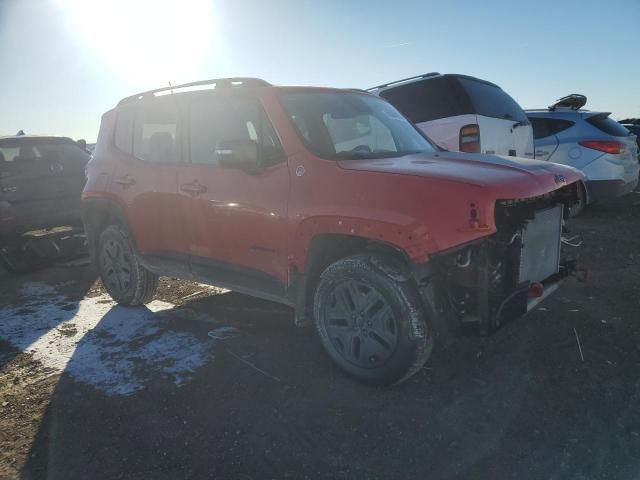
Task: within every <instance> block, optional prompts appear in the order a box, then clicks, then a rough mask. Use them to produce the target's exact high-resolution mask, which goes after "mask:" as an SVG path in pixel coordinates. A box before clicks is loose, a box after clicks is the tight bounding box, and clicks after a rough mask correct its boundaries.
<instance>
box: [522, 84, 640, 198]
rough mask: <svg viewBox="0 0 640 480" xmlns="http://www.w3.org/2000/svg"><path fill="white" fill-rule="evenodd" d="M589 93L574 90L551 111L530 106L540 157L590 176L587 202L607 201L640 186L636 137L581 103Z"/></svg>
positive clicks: (549, 108) (606, 113)
mask: <svg viewBox="0 0 640 480" xmlns="http://www.w3.org/2000/svg"><path fill="white" fill-rule="evenodd" d="M586 103H587V97H585V96H584V95H578V94H572V95H568V96H566V97H563V98H561V99H559V100H558V101H557V102H556V103H554V104H553V105H551V106H550V107H548V108H546V109H539V110H527V116H528V117H529V119H530V120H531V123H532V124H533V131H534V135H535V145H536V151H535V153H536V159H539V160H545V161H549V162H554V163H560V164H563V165H570V166H572V167H575V168H578V169H579V170H581V171H582V172H583V173H584V174H585V185H586V192H583V194H584V195H585V197H586V198H585V200H586V202H587V203H602V202H606V201H609V200H613V199H614V198H616V197H619V196H621V195H624V194H626V193H629V192H631V191H633V190H634V189H635V188H636V186H637V185H638V173H639V170H640V165H639V164H638V145H637V143H636V136H635V135H634V134H632V133H631V132H630V131H629V130H628V129H626V128H625V127H624V126H622V125H620V124H619V123H618V122H616V121H615V120H613V119H612V118H610V117H609V115H611V114H610V113H609V112H591V111H589V110H584V109H582V107H584V106H585V104H586Z"/></svg>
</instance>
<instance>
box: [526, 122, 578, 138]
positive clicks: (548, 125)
mask: <svg viewBox="0 0 640 480" xmlns="http://www.w3.org/2000/svg"><path fill="white" fill-rule="evenodd" d="M529 121H530V122H531V126H532V127H533V137H534V138H535V139H536V140H537V139H539V138H545V137H548V136H550V135H555V134H557V133H560V132H562V131H563V130H566V129H568V128H571V127H572V126H574V125H575V122H571V121H569V120H560V119H556V118H538V117H529Z"/></svg>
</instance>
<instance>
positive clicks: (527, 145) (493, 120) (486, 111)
mask: <svg viewBox="0 0 640 480" xmlns="http://www.w3.org/2000/svg"><path fill="white" fill-rule="evenodd" d="M455 78H456V80H457V81H458V82H459V84H460V86H461V87H462V89H463V90H464V92H465V93H466V95H467V96H468V97H469V100H470V102H471V105H472V106H473V113H475V115H476V117H477V123H478V126H479V128H480V148H481V152H482V153H489V154H497V155H510V156H517V157H526V158H533V156H534V153H533V130H532V128H531V125H530V123H529V120H528V118H527V116H526V115H525V113H524V111H523V110H522V108H521V107H520V105H518V103H517V102H516V101H515V100H514V99H513V98H511V97H510V96H509V95H508V94H507V93H506V92H505V91H504V90H502V89H501V88H500V87H498V86H496V85H493V84H491V83H488V82H484V81H482V80H478V79H473V78H468V77H460V76H456V77H455Z"/></svg>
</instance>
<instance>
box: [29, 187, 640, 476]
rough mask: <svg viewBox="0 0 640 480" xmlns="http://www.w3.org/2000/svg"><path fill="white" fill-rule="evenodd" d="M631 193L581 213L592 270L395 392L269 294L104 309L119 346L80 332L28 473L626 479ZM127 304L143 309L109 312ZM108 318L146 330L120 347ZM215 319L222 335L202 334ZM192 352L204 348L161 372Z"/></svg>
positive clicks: (631, 422)
mask: <svg viewBox="0 0 640 480" xmlns="http://www.w3.org/2000/svg"><path fill="white" fill-rule="evenodd" d="M633 202H635V199H631V200H629V201H628V204H627V203H624V204H623V205H621V206H620V207H619V209H618V210H607V209H604V210H593V211H590V212H587V213H586V214H585V216H584V217H583V218H582V219H580V220H579V221H578V222H576V230H575V232H577V233H581V234H583V236H584V238H585V240H586V242H587V245H586V247H585V249H584V254H583V260H584V261H586V262H589V264H590V265H592V270H593V275H592V281H591V283H588V284H579V283H577V282H575V281H574V280H569V281H567V283H566V284H565V285H564V286H563V287H562V288H561V290H560V291H559V292H558V293H557V294H556V295H554V296H553V297H551V298H550V299H549V300H547V301H545V302H544V304H543V305H542V308H540V309H539V310H537V311H535V312H532V313H531V314H530V315H529V316H528V317H526V318H525V319H522V320H520V321H517V322H515V323H512V324H509V325H507V326H505V327H504V328H503V329H502V330H500V331H499V332H498V333H496V334H495V335H494V336H492V337H487V338H478V337H463V338H460V339H459V340H458V341H457V342H456V343H454V344H453V345H451V346H450V347H449V348H446V349H442V348H439V349H438V348H436V350H435V352H434V355H433V357H432V359H431V360H430V361H429V363H428V365H427V367H426V368H425V369H424V370H423V371H421V372H420V373H419V374H418V375H416V376H415V377H414V378H412V379H411V380H410V381H409V382H407V383H405V384H403V385H401V386H398V387H392V388H387V389H375V388H368V387H363V386H361V385H358V384H356V383H354V382H352V381H350V380H348V379H345V378H344V377H343V376H342V375H341V374H340V373H339V372H338V371H337V370H336V369H335V368H334V367H333V366H332V365H331V364H330V362H329V360H328V359H327V357H326V356H325V355H324V353H323V352H322V350H321V348H320V346H319V343H318V341H317V340H316V338H315V335H314V334H313V331H312V329H297V328H295V327H293V315H292V312H291V311H290V310H288V309H286V308H284V307H280V306H278V305H274V304H271V303H268V302H262V301H259V300H255V299H252V298H249V297H245V296H242V295H238V294H233V293H225V294H217V295H210V296H207V297H205V298H199V299H197V300H194V301H191V302H186V303H185V305H183V306H181V307H179V308H174V309H167V310H162V311H156V312H153V311H146V310H144V309H139V310H136V312H139V313H132V312H131V311H126V312H122V311H119V310H118V309H113V308H111V307H110V308H109V309H108V310H107V311H106V312H104V314H103V315H102V316H101V317H100V318H101V320H100V321H99V323H98V324H97V325H96V326H95V328H94V329H93V330H92V331H93V332H99V331H104V332H107V334H105V336H104V338H103V339H102V340H104V343H100V342H102V340H100V342H98V344H99V345H102V346H112V347H113V350H107V354H106V356H104V357H103V356H102V354H99V355H98V354H97V353H96V346H95V342H96V341H98V340H96V339H95V338H93V339H92V338H91V336H84V337H83V338H82V340H81V341H80V342H79V343H78V345H77V348H76V349H75V351H74V353H73V355H72V356H71V357H70V359H69V361H68V364H67V367H66V373H65V374H64V375H63V376H62V377H61V379H60V381H59V383H58V385H57V387H56V389H55V392H54V394H53V396H52V400H51V404H50V405H49V407H48V409H47V412H46V415H45V418H44V420H43V421H42V422H41V424H40V428H39V431H38V433H37V436H36V438H35V440H34V442H33V444H32V446H31V451H30V453H29V457H28V461H27V463H26V464H25V466H24V468H23V470H22V477H23V478H25V479H42V478H45V479H51V480H56V479H65V480H67V479H76V478H78V479H81V478H92V479H107V478H130V479H143V478H144V479H146V478H153V479H154V480H155V479H175V478H198V479H199V478H220V479H263V478H295V479H299V478H344V479H352V478H363V479H364V478H367V479H369V478H371V479H376V478H381V479H382V478H384V479H386V478H392V479H396V478H435V479H469V478H473V479H483V478H487V479H496V478H500V479H501V478H518V479H531V480H534V479H535V480H538V479H540V478H545V479H600V478H603V479H604V478H616V479H630V480H631V479H637V478H638V476H639V475H640V410H639V409H638V404H639V403H638V402H640V380H639V378H638V373H637V372H638V371H640V370H639V368H640V349H639V348H638V345H640V325H639V324H638V313H637V312H638V307H639V306H640V303H639V301H638V298H640V269H639V266H640V257H639V256H638V252H640V241H639V240H638V239H639V238H640V222H638V217H639V216H640V210H638V208H637V207H634V206H633ZM614 212H615V213H614ZM80 308H82V307H80ZM79 310H80V309H79ZM140 312H141V313H140ZM185 312H186V313H185ZM131 315H133V316H134V317H135V318H138V317H136V316H137V315H140V317H139V319H138V320H135V321H133V323H132V324H131V325H124V324H123V325H122V326H120V325H119V323H120V322H121V320H123V316H131ZM120 329H125V330H127V331H129V330H131V331H133V332H142V334H138V333H135V334H132V335H129V336H128V337H127V339H126V341H124V342H122V341H121V340H122V339H117V338H114V337H117V334H116V333H115V332H118V331H121V330H120ZM215 329H223V330H222V331H223V332H232V335H228V336H224V335H221V336H219V337H218V336H216V335H214V337H215V338H211V337H210V336H209V335H208V334H209V332H210V331H212V330H215ZM229 329H232V330H229ZM174 335H175V336H178V337H180V336H187V337H189V338H191V339H192V340H190V341H189V342H188V343H186V344H183V345H182V347H181V348H179V349H168V351H169V352H170V355H169V356H168V357H163V356H159V357H154V356H153V355H151V356H147V355H144V354H141V355H137V354H136V353H135V352H136V349H138V348H141V349H143V351H144V348H143V345H147V344H153V342H154V341H156V339H158V338H163V337H164V338H170V337H171V336H174ZM576 336H579V339H580V343H581V348H582V351H583V356H584V360H582V359H581V356H580V353H579V350H578V346H577V338H576ZM203 346H204V347H203ZM201 348H203V349H204V350H200V349H201ZM156 351H157V350H156ZM192 355H195V357H197V358H199V359H202V358H204V361H203V362H202V363H201V364H198V365H195V366H194V365H193V364H191V363H190V361H189V362H188V363H189V367H188V368H185V369H184V370H183V373H184V375H182V376H179V378H178V377H177V376H176V375H173V374H172V373H171V371H170V370H171V365H175V362H177V363H178V364H180V362H181V361H182V360H181V359H182V358H186V359H189V358H192ZM138 357H141V358H138ZM87 359H90V360H87ZM85 364H93V365H94V367H95V368H102V367H100V365H102V366H104V367H105V368H106V369H107V370H108V371H110V370H117V369H118V368H119V367H120V366H122V365H125V366H126V368H127V369H128V371H130V372H131V371H132V372H133V373H134V375H133V376H132V377H131V376H128V377H126V378H133V379H134V380H135V382H134V383H135V385H136V386H137V387H136V388H133V389H131V388H129V389H125V390H124V391H123V390H117V389H116V390H110V389H109V388H106V387H105V384H102V383H100V382H93V383H92V382H91V381H87V380H86V379H84V380H83V378H82V377H81V376H78V375H77V374H76V373H74V372H75V370H74V369H75V368H79V367H80V366H82V368H84V365H85ZM74 366H76V367H74ZM82 368H81V369H82ZM167 369H169V372H168V371H167ZM123 378H125V377H117V381H116V384H118V385H120V384H126V381H124V380H123ZM178 380H181V381H178ZM136 382H137V383H136ZM138 387H139V388H138Z"/></svg>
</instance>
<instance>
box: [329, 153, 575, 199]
mask: <svg viewBox="0 0 640 480" xmlns="http://www.w3.org/2000/svg"><path fill="white" fill-rule="evenodd" d="M339 165H340V166H341V167H342V168H344V169H347V170H364V171H371V172H381V173H393V174H400V175H413V176H422V177H428V178H430V179H433V180H442V181H447V182H454V183H457V184H460V183H464V184H468V185H474V186H476V187H480V188H483V189H485V190H490V191H491V193H492V195H491V196H493V197H494V198H496V199H511V198H513V199H515V198H530V197H536V196H538V195H543V194H545V193H548V192H551V191H553V190H556V189H558V188H560V187H563V186H564V185H568V184H570V183H573V182H576V181H578V180H582V179H583V178H584V176H583V175H582V173H580V171H578V170H576V169H575V168H573V167H568V166H565V165H558V164H556V163H550V162H543V161H539V160H528V159H525V158H518V157H503V156H498V155H484V154H468V153H458V152H437V153H422V154H416V155H405V156H403V157H398V158H381V159H368V160H342V161H340V162H339Z"/></svg>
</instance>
